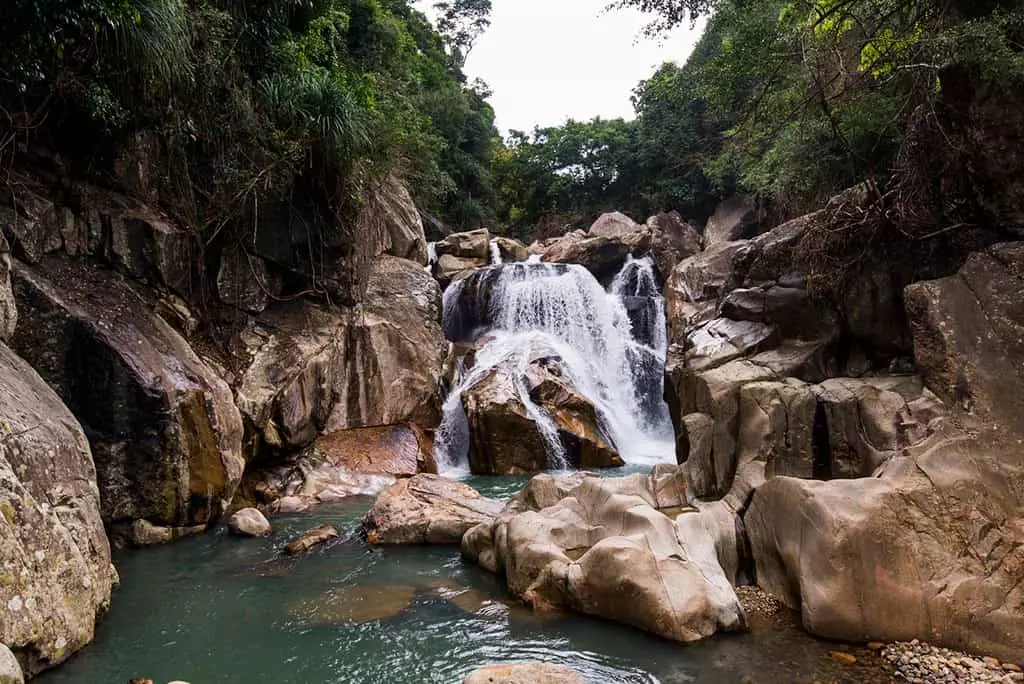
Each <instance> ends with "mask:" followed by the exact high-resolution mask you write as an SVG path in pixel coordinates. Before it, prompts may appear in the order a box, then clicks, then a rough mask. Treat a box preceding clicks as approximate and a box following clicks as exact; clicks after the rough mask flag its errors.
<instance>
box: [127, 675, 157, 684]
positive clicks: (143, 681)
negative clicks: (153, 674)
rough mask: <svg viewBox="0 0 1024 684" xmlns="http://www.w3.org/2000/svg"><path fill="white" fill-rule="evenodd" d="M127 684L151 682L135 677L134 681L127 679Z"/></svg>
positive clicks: (150, 683) (150, 680)
mask: <svg viewBox="0 0 1024 684" xmlns="http://www.w3.org/2000/svg"><path fill="white" fill-rule="evenodd" d="M128 684H153V680H152V679H145V678H143V677H135V678H134V679H129V680H128Z"/></svg>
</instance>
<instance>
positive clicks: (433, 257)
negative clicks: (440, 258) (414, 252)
mask: <svg viewBox="0 0 1024 684" xmlns="http://www.w3.org/2000/svg"><path fill="white" fill-rule="evenodd" d="M436 263H437V243H436V242H428V243H427V272H430V271H432V270H433V268H434V264H436Z"/></svg>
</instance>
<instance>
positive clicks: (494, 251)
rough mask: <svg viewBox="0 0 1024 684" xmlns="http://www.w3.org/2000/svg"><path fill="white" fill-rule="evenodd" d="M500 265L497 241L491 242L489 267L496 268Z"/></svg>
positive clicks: (499, 249)
mask: <svg viewBox="0 0 1024 684" xmlns="http://www.w3.org/2000/svg"><path fill="white" fill-rule="evenodd" d="M501 263H502V258H501V248H500V247H499V246H498V241H497V240H491V265H492V266H497V265H499V264H501Z"/></svg>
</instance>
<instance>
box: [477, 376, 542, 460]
mask: <svg viewBox="0 0 1024 684" xmlns="http://www.w3.org/2000/svg"><path fill="white" fill-rule="evenodd" d="M513 372H514V371H512V370H509V369H504V368H501V367H499V368H496V369H494V370H493V371H492V372H491V373H489V374H488V375H486V376H485V377H484V378H483V379H481V380H480V382H478V383H476V384H475V385H473V386H472V387H470V388H468V389H466V390H464V391H463V392H462V406H463V408H464V409H465V412H466V419H467V423H468V425H469V467H470V470H471V471H472V472H474V473H476V474H480V475H522V474H529V473H536V472H540V471H542V470H545V469H546V468H547V467H548V446H547V443H546V442H545V441H544V438H543V437H542V436H541V433H540V431H539V430H538V428H537V423H536V422H535V421H534V420H533V418H532V417H531V416H530V415H529V413H528V412H527V410H526V406H525V405H524V404H523V402H522V399H521V398H520V396H519V395H518V393H517V391H516V389H515V384H514V378H513V376H512V373H513Z"/></svg>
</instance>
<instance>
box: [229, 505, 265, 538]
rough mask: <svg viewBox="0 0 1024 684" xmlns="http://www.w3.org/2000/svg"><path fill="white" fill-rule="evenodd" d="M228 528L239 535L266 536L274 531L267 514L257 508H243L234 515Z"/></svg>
mask: <svg viewBox="0 0 1024 684" xmlns="http://www.w3.org/2000/svg"><path fill="white" fill-rule="evenodd" d="M228 529H229V530H231V534H234V535H237V536H239V537H266V536H269V535H270V533H271V532H272V531H273V530H272V529H271V527H270V522H269V521H268V520H267V518H266V516H264V515H263V514H262V513H260V512H259V511H258V510H257V509H255V508H243V509H242V510H240V511H238V512H237V513H235V514H234V515H232V516H231V519H230V520H229V521H228Z"/></svg>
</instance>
